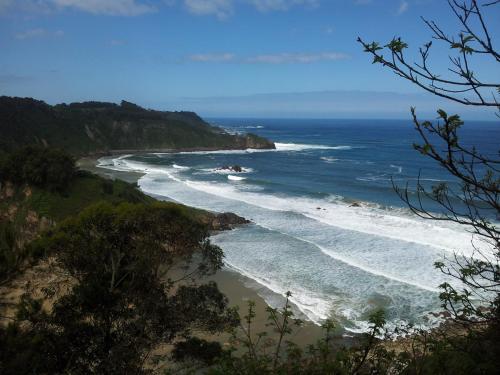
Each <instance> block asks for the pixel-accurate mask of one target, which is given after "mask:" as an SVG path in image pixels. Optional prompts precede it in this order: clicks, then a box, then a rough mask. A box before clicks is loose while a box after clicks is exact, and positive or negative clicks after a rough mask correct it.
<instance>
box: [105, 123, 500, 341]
mask: <svg viewBox="0 0 500 375" xmlns="http://www.w3.org/2000/svg"><path fill="white" fill-rule="evenodd" d="M210 122H211V123H212V124H214V125H217V126H220V127H223V128H225V129H226V130H227V131H228V132H232V133H245V132H252V133H255V134H258V135H261V136H264V137H267V138H269V139H271V140H273V141H274V142H276V146H277V149H276V150H269V151H263V150H246V151H213V152H208V151H207V152H181V153H175V154H165V153H154V154H144V155H133V156H131V155H124V156H120V157H106V158H102V159H100V161H99V166H101V167H103V168H109V169H115V170H121V171H140V172H143V173H145V174H144V176H143V177H141V178H140V179H139V181H138V184H139V186H140V188H141V189H142V190H143V191H144V192H146V193H149V194H154V195H155V196H160V197H161V196H163V197H168V198H170V199H173V200H175V201H178V202H181V203H184V204H187V205H190V206H194V207H199V208H203V209H207V210H213V211H218V212H228V211H230V212H234V213H236V214H238V215H241V216H243V217H245V218H247V219H249V220H251V221H252V224H250V225H246V226H242V227H240V228H238V229H235V230H232V231H227V232H222V233H220V234H217V235H215V236H213V237H212V242H213V243H215V244H217V245H219V246H220V247H221V248H222V249H223V250H224V254H225V263H226V266H227V267H228V268H230V269H232V270H234V271H236V272H238V273H240V274H242V275H244V276H245V277H247V278H248V279H250V280H253V282H254V283H255V285H259V288H258V293H259V294H260V295H261V296H262V297H263V298H264V299H265V300H266V302H267V303H268V304H270V305H271V306H275V307H279V306H280V305H281V304H282V302H283V297H282V296H283V294H284V293H285V292H287V291H291V292H292V298H291V300H292V302H293V304H294V306H295V309H296V311H297V313H298V314H300V315H301V316H303V317H305V318H307V319H309V320H311V321H313V322H315V323H317V324H320V323H321V321H323V320H324V319H326V318H333V319H335V320H336V321H337V322H339V323H340V324H341V325H342V326H343V327H344V328H345V329H346V330H348V331H352V332H362V331H365V330H366V329H367V327H368V321H367V319H368V316H369V314H370V313H371V312H372V311H373V310H375V309H378V308H383V309H384V310H385V311H386V317H387V320H388V323H389V326H394V325H397V324H401V323H412V324H416V325H421V326H424V327H431V326H433V325H435V324H437V322H438V320H439V319H438V318H436V316H435V315H436V314H435V313H436V312H439V311H442V308H441V306H440V305H441V304H440V301H439V285H440V284H441V283H443V282H445V281H446V282H450V283H452V284H454V285H456V286H459V285H458V284H457V282H456V281H455V280H452V279H449V278H446V277H445V276H444V275H443V274H442V273H441V272H440V271H438V270H436V269H435V268H434V266H433V265H434V262H436V261H438V260H443V259H449V258H451V257H453V254H454V252H455V251H456V252H459V253H463V254H466V255H467V254H469V255H470V254H472V251H473V246H472V243H471V239H472V235H471V234H470V233H469V232H468V231H467V230H466V229H465V228H463V227H460V226H457V225H453V224H452V223H446V222H435V221H428V220H424V219H420V218H418V217H417V216H415V215H414V214H412V213H411V212H410V210H409V209H408V208H407V207H406V206H405V204H404V203H403V202H402V201H401V199H400V198H399V197H398V196H397V194H396V193H395V191H394V189H393V186H392V181H393V182H394V183H395V184H396V185H399V186H401V187H404V186H405V185H406V184H407V183H408V184H409V185H408V186H409V188H410V191H411V196H414V192H415V183H416V180H417V176H419V175H420V178H421V181H422V183H423V184H424V185H426V186H428V187H431V186H432V185H435V184H437V183H440V182H447V183H449V184H450V186H452V187H454V188H457V187H458V185H457V184H456V182H455V181H454V180H453V178H452V177H451V176H450V175H448V174H446V173H445V172H444V171H443V169H442V168H441V167H439V166H437V165H436V164H435V163H434V162H432V161H431V160H429V158H426V157H424V156H422V155H420V154H419V153H418V152H417V151H415V150H414V149H413V147H412V145H413V143H415V142H418V141H419V138H418V134H417V132H416V131H415V130H414V128H413V125H412V123H411V121H409V120H305V119H300V120H297V119H296V120H287V119H210ZM462 137H463V139H464V141H465V143H466V144H468V145H475V146H477V148H478V149H479V150H481V151H482V152H483V153H486V154H491V155H498V145H499V141H500V129H498V127H497V126H495V124H493V123H485V122H469V123H467V124H466V125H465V126H464V128H463V131H462ZM233 165H239V166H241V167H242V172H240V173H236V172H233V171H230V170H222V169H220V168H221V167H222V166H233ZM427 203H428V204H429V205H428V208H429V209H430V210H432V211H434V212H439V207H437V206H436V205H432V204H431V203H430V202H427ZM493 219H496V218H493ZM479 245H480V246H481V244H479ZM445 261H446V260H445ZM432 313H434V314H432Z"/></svg>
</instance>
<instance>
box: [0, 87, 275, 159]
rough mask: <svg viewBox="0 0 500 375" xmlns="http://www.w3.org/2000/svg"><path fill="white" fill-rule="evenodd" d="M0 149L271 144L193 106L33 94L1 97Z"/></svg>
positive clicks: (79, 152) (102, 150) (81, 151)
mask: <svg viewBox="0 0 500 375" xmlns="http://www.w3.org/2000/svg"><path fill="white" fill-rule="evenodd" d="M0 133H1V134H2V138H1V139H0V149H3V150H12V149H15V148H17V147H20V146H23V145H27V144H38V145H44V146H52V147H58V148H62V149H65V150H67V151H69V152H71V153H73V154H76V155H86V154H94V153H106V152H110V151H119V150H123V151H125V150H126V151H134V150H168V149H176V150H178V149H245V148H274V144H273V143H272V142H270V141H268V140H266V139H264V138H261V137H258V136H256V135H253V134H247V135H231V134H228V133H226V132H225V131H224V130H222V129H220V128H217V127H213V126H210V125H209V124H208V123H206V122H205V121H203V120H202V119H201V118H200V117H199V116H198V115H196V114H195V113H193V112H161V111H154V110H146V109H144V108H141V107H139V106H137V105H135V104H133V103H129V102H125V101H122V102H121V104H120V105H117V104H114V103H101V102H84V103H72V104H58V105H55V106H51V105H48V104H46V103H45V102H43V101H39V100H34V99H31V98H12V97H6V96H3V97H0Z"/></svg>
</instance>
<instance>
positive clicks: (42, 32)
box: [15, 28, 64, 40]
mask: <svg viewBox="0 0 500 375" xmlns="http://www.w3.org/2000/svg"><path fill="white" fill-rule="evenodd" d="M61 36H64V31H62V30H57V31H49V30H46V29H42V28H38V29H31V30H26V31H23V32H20V33H17V34H16V35H15V37H16V39H19V40H25V39H32V38H43V37H61Z"/></svg>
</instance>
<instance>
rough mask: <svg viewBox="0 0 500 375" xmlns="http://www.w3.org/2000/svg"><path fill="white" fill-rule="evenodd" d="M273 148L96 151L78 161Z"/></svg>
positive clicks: (272, 148)
mask: <svg viewBox="0 0 500 375" xmlns="http://www.w3.org/2000/svg"><path fill="white" fill-rule="evenodd" d="M272 145H273V147H246V148H241V147H235V148H227V147H184V148H152V149H146V150H138V149H123V150H107V151H97V152H92V153H89V154H86V155H83V156H81V157H80V158H79V159H78V160H77V162H78V161H80V160H82V159H96V160H97V159H99V158H102V157H104V156H115V155H126V154H132V155H137V154H153V153H162V154H176V153H180V152H210V151H245V150H276V145H275V144H274V142H273V143H272Z"/></svg>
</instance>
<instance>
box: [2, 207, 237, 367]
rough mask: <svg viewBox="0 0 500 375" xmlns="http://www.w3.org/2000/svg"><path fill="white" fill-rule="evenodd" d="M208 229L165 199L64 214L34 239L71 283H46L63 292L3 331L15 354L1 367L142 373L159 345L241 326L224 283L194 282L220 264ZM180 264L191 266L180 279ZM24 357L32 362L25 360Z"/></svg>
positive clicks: (26, 305) (22, 312)
mask: <svg viewBox="0 0 500 375" xmlns="http://www.w3.org/2000/svg"><path fill="white" fill-rule="evenodd" d="M207 236H208V233H207V231H206V229H205V227H203V226H202V225H200V224H199V223H197V222H195V221H194V220H193V219H191V218H190V217H188V216H187V215H185V214H184V213H183V212H182V211H181V210H180V209H179V208H177V207H173V206H171V205H167V204H156V205H141V204H137V205H135V204H126V203H124V204H120V205H118V206H112V205H110V204H106V203H103V204H98V205H95V206H92V207H90V208H88V209H86V210H84V211H83V212H82V213H81V214H80V215H78V216H77V217H75V218H71V219H69V220H67V221H65V222H64V223H62V224H61V225H60V226H59V227H58V228H57V229H55V230H54V231H53V233H51V234H49V235H47V236H46V237H44V238H42V239H41V240H40V241H39V242H38V243H37V244H36V245H34V246H38V247H39V248H41V249H42V250H43V251H44V252H45V254H46V255H48V256H52V257H55V258H56V259H57V265H58V267H59V269H60V272H63V273H65V274H66V275H67V277H68V282H67V283H65V284H64V285H62V286H60V287H61V288H59V286H57V285H53V286H52V285H51V286H50V287H48V288H46V289H45V294H46V296H54V295H59V298H57V299H56V302H55V304H54V306H53V307H52V309H51V310H50V311H46V310H44V309H42V303H41V301H37V300H33V299H32V298H30V297H28V296H26V297H25V298H24V299H23V301H22V303H21V305H20V309H19V312H18V319H19V321H21V322H24V323H23V327H24V329H22V330H19V329H17V334H15V333H16V328H15V327H16V326H15V325H14V326H13V327H11V328H10V329H9V330H7V331H6V332H3V335H0V341H2V340H1V339H3V341H4V342H3V343H2V342H0V343H1V344H4V345H5V348H9V349H8V351H9V354H10V355H9V356H5V357H4V358H1V359H2V360H3V361H5V362H3V365H4V366H5V368H6V369H9V370H10V371H13V370H12V368H13V367H12V366H13V365H12V364H16V365H17V367H16V368H15V371H14V372H13V373H28V372H29V373H31V372H33V371H34V372H36V373H63V372H64V373H68V372H69V373H76V374H79V373H81V374H89V373H95V374H125V373H126V374H129V373H142V372H144V371H145V370H144V366H143V365H144V363H145V362H146V360H147V359H148V356H149V354H150V352H151V350H152V349H153V348H155V347H156V346H157V345H158V344H160V343H169V342H172V340H174V338H176V337H179V336H182V337H189V336H190V335H191V332H192V331H193V330H202V331H209V332H217V331H221V330H223V329H225V328H227V327H231V326H234V325H235V324H236V323H237V320H236V316H235V314H234V312H233V311H232V310H231V309H229V308H228V307H227V298H226V297H225V296H224V295H223V294H222V293H221V292H220V291H219V290H218V288H217V285H216V284H215V283H213V282H211V283H207V284H204V285H197V284H195V283H194V282H191V281H190V278H191V277H194V276H199V275H205V274H210V273H212V272H214V271H215V270H217V269H218V268H220V267H221V265H222V251H221V250H220V248H218V247H216V246H213V245H211V244H210V242H209V241H208V239H207ZM179 266H182V267H181V268H182V269H184V270H185V272H183V273H182V274H180V275H179V276H176V277H175V278H174V277H173V276H174V274H173V273H172V270H173V269H174V268H176V267H179ZM180 280H182V281H183V282H182V283H181V282H179V281H180ZM65 290H66V292H65ZM26 327H29V329H25V328H26ZM19 335H22V336H23V339H22V340H20V339H19ZM12 343H14V344H12ZM20 346H21V348H20ZM18 349H20V350H18ZM6 350H7V349H6ZM40 353H43V355H40ZM20 355H22V356H25V357H31V359H32V361H31V362H29V363H25V364H24V366H25V367H22V365H23V362H22V361H20V360H19V356H20ZM6 363H7V364H6ZM1 365H2V363H0V368H1Z"/></svg>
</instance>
